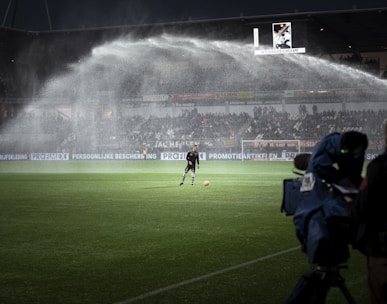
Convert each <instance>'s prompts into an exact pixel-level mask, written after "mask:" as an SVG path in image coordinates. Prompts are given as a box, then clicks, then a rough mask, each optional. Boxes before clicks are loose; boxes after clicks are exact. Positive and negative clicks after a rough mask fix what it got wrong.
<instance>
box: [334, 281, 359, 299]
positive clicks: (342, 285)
mask: <svg viewBox="0 0 387 304" xmlns="http://www.w3.org/2000/svg"><path fill="white" fill-rule="evenodd" d="M336 286H337V287H339V288H340V290H341V292H342V293H343V295H344V297H345V299H346V300H347V302H348V303H349V304H356V303H355V300H354V298H353V297H352V295H351V294H350V293H349V290H348V288H347V286H345V282H344V278H343V277H342V276H341V275H340V274H339V275H338V276H337V278H336Z"/></svg>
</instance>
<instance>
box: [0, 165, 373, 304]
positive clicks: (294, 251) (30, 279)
mask: <svg viewBox="0 0 387 304" xmlns="http://www.w3.org/2000/svg"><path fill="white" fill-rule="evenodd" d="M184 166H185V162H184V161H171V162H166V161H65V162H60V161H57V162H48V161H47V162H46V161H41V162H39V161H36V162H31V161H30V162H29V161H25V162H23V161H21V162H0V187H1V196H0V210H1V211H0V270H1V271H0V303H6V304H13V303H15V304H22V303H40V304H46V303H47V304H52V303H56V304H58V303H71V304H75V303H93V304H95V303H103V304H116V303H117V304H118V303H168V304H169V303H195V304H200V303H211V304H217V303H222V304H225V303H260V304H265V303H267V304H278V303H283V301H284V300H285V299H286V297H287V296H288V295H289V293H290V292H291V290H292V288H293V287H294V285H295V284H296V282H297V280H298V278H299V277H300V275H301V274H302V273H303V272H305V271H307V270H308V269H309V266H308V264H307V257H306V255H305V254H303V253H302V252H301V250H300V248H299V243H298V241H297V239H296V237H295V230H294V226H293V223H292V218H291V217H286V216H285V215H284V214H282V213H281V212H280V205H281V200H282V181H283V179H284V178H289V177H294V174H293V173H292V172H291V170H292V168H293V164H292V163H291V162H275V161H272V162H269V161H268V162H254V161H244V162H241V161H229V162H227V161H212V162H211V161H202V164H201V167H200V169H199V170H197V174H196V184H195V186H193V187H192V186H191V185H190V179H191V176H190V174H188V175H187V178H186V184H185V185H183V186H181V187H180V186H179V183H180V180H181V174H182V171H183V169H184ZM204 180H209V181H210V185H209V186H208V187H205V186H203V181H204ZM348 265H349V268H348V269H344V270H342V271H341V274H342V275H343V276H344V278H345V280H346V285H347V287H348V289H349V290H350V292H351V294H352V295H353V297H354V298H355V300H356V301H357V303H367V302H368V298H367V287H366V273H365V257H364V256H362V255H360V254H359V253H358V252H357V251H351V258H350V260H349V261H348ZM327 303H345V299H344V298H343V295H342V294H341V292H340V290H339V289H338V288H332V289H331V291H330V292H329V295H328V300H327Z"/></svg>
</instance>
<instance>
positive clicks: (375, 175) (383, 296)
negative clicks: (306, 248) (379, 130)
mask: <svg viewBox="0 0 387 304" xmlns="http://www.w3.org/2000/svg"><path fill="white" fill-rule="evenodd" d="M384 141H385V151H384V153H383V154H382V155H379V156H378V157H376V158H375V159H374V160H372V161H371V162H370V163H369V164H368V166H367V172H366V176H365V178H364V180H363V182H362V184H361V186H360V192H359V194H358V196H357V197H356V199H354V200H352V201H351V202H349V210H350V214H351V216H352V217H353V218H354V219H355V220H356V221H357V223H358V224H359V227H360V228H362V229H360V230H359V231H360V232H361V235H360V238H359V239H358V240H357V241H358V242H357V243H356V244H355V248H356V247H357V249H359V250H360V251H361V252H362V253H363V254H365V255H366V256H367V272H368V287H369V292H370V297H371V303H373V304H376V303H379V304H380V303H387V203H386V196H385V193H386V186H387V124H385V126H384Z"/></svg>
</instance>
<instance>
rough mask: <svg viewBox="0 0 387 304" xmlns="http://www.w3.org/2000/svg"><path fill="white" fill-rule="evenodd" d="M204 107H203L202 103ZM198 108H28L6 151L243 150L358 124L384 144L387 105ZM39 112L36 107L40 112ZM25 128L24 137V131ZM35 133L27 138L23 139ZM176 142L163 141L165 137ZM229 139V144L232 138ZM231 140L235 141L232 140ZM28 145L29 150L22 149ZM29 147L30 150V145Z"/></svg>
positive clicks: (315, 136)
mask: <svg viewBox="0 0 387 304" xmlns="http://www.w3.org/2000/svg"><path fill="white" fill-rule="evenodd" d="M199 110H202V109H200V108H199ZM199 110H198V109H197V108H192V109H191V110H183V111H182V112H181V113H180V114H179V115H177V116H174V117H171V116H168V115H167V116H165V117H156V116H148V117H146V116H140V115H136V116H130V117H120V118H119V119H115V118H114V117H111V118H109V119H101V120H97V121H94V122H93V121H87V120H83V119H79V118H77V119H71V118H68V117H63V116H61V115H59V114H57V115H56V116H55V114H53V113H51V114H45V115H41V116H37V115H33V114H32V113H29V114H25V117H24V118H25V119H22V120H21V121H22V123H20V122H19V123H18V127H17V128H14V129H12V128H11V129H9V131H8V132H10V134H8V135H9V136H8V138H10V139H12V138H14V141H13V142H12V140H11V141H10V143H9V145H7V146H2V147H1V150H2V151H0V152H1V153H26V152H74V153H90V152H93V153H95V152H98V153H102V152H114V151H116V152H127V153H129V152H131V153H133V152H139V151H142V149H144V148H147V150H148V151H149V152H157V151H162V150H165V149H166V150H167V151H171V150H175V151H185V150H186V149H187V147H189V145H190V144H191V143H192V142H193V141H194V142H198V143H199V144H200V145H201V149H202V150H205V151H208V152H210V151H218V152H222V151H233V152H239V151H240V147H241V146H240V141H241V139H242V138H243V139H250V140H252V139H267V140H269V139H270V140H290V139H300V140H319V139H321V138H322V137H323V136H325V135H326V134H329V133H331V132H334V131H339V132H343V131H347V130H357V131H360V132H364V133H366V134H367V136H368V137H369V140H370V142H373V143H374V144H372V145H370V148H373V149H376V150H377V149H378V148H379V145H380V143H379V140H380V138H383V136H382V132H383V128H382V125H383V122H384V121H385V120H386V118H387V110H371V109H369V110H357V111H353V110H350V111H334V110H329V111H318V110H317V109H314V110H313V111H312V113H309V112H308V111H307V110H306V109H305V108H304V107H303V106H300V109H299V112H298V113H296V114H294V113H293V114H291V113H289V112H283V111H278V110H276V109H275V108H274V107H271V106H262V107H258V106H257V107H255V109H254V111H253V112H252V113H248V112H239V113H210V112H200V111H199ZM35 114H36V113H35ZM21 134H23V136H24V137H21ZM26 135H27V136H29V138H33V140H32V141H31V140H30V141H28V145H27V146H26V143H25V141H24V143H23V145H21V142H23V141H20V140H18V139H20V138H25V137H26ZM167 142H176V143H179V144H177V145H172V146H170V145H168V146H163V144H161V143H167ZM226 142H227V144H226ZM230 142H231V144H230ZM20 149H23V151H20ZM26 149H28V151H26Z"/></svg>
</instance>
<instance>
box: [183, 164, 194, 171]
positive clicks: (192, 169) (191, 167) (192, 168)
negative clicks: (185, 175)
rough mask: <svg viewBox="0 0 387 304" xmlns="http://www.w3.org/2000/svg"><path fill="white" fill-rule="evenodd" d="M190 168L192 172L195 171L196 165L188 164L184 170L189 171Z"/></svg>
mask: <svg viewBox="0 0 387 304" xmlns="http://www.w3.org/2000/svg"><path fill="white" fill-rule="evenodd" d="M189 170H191V171H192V172H195V165H187V167H185V170H184V171H185V172H188V171H189Z"/></svg>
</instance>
